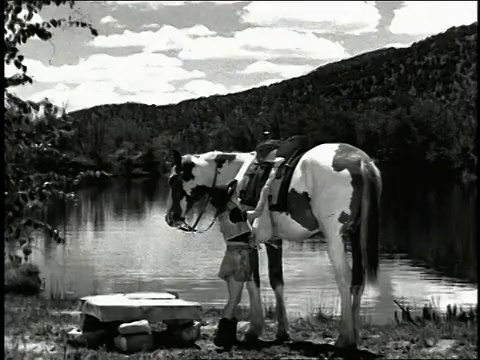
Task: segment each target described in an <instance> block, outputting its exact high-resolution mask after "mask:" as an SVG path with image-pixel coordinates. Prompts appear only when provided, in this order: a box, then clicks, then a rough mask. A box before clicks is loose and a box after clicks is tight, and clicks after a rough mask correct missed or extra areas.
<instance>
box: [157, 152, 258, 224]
mask: <svg viewBox="0 0 480 360" xmlns="http://www.w3.org/2000/svg"><path fill="white" fill-rule="evenodd" d="M246 155H247V156H246ZM246 155H245V154H241V153H237V154H234V153H221V152H217V151H213V152H210V153H205V154H200V155H184V156H181V155H180V153H179V152H178V151H176V150H174V151H173V163H174V165H173V168H172V171H171V174H170V177H169V179H168V183H169V187H170V192H169V196H168V201H167V214H166V215H165V220H166V222H167V224H168V225H169V226H172V227H177V228H180V227H182V226H183V225H185V216H186V214H187V213H188V212H189V211H190V210H191V209H192V207H193V206H194V205H195V204H196V203H197V202H198V201H199V200H201V199H202V198H203V197H204V196H205V195H210V196H211V197H212V198H213V197H216V196H218V193H219V191H217V190H220V188H221V187H222V186H223V187H225V186H226V187H227V189H228V188H229V187H230V186H231V185H230V184H233V183H235V184H236V181H234V180H235V176H236V175H237V173H238V172H239V170H240V168H241V167H242V165H243V164H244V162H245V160H252V159H253V156H254V155H252V154H246Z"/></svg>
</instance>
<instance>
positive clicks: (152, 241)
mask: <svg viewBox="0 0 480 360" xmlns="http://www.w3.org/2000/svg"><path fill="white" fill-rule="evenodd" d="M384 181H385V180H384ZM165 183H166V181H165V179H160V180H154V179H136V180H121V179H112V180H109V181H106V182H104V183H101V184H98V185H95V186H90V187H87V188H84V189H82V190H81V191H80V192H79V194H78V200H79V201H78V204H77V205H75V206H74V205H73V204H70V205H67V207H66V208H65V207H56V208H55V209H54V210H52V211H51V212H50V213H49V214H48V217H49V218H50V219H52V221H54V222H55V223H56V224H58V227H59V230H63V229H65V231H66V234H67V237H66V239H67V243H66V245H57V244H55V243H53V242H52V241H49V240H45V241H42V240H40V239H39V241H38V242H37V245H36V248H35V249H34V254H33V260H34V261H35V262H36V263H38V264H39V265H40V268H41V270H42V276H43V277H44V278H45V282H46V290H47V291H46V294H47V295H48V294H50V293H57V294H58V292H59V291H61V290H62V291H63V292H64V293H65V294H67V295H69V296H83V295H91V294H102V293H111V292H130V291H137V290H162V289H168V290H174V291H177V292H178V293H179V294H180V297H181V298H183V299H187V300H193V301H199V302H201V303H202V304H206V305H208V304H210V305H222V304H224V303H225V298H226V294H227V290H226V286H225V283H224V282H223V281H222V280H220V279H219V278H218V277H217V271H218V268H219V266H220V262H221V259H222V256H223V253H224V250H225V244H224V241H223V239H222V237H221V235H220V232H219V230H218V228H217V226H216V225H215V226H214V227H213V228H212V229H211V230H210V231H209V232H206V233H203V234H195V235H192V234H185V233H182V232H181V231H178V230H175V229H171V228H169V227H168V226H167V225H166V223H165V220H164V215H165V211H166V209H165V203H166V198H167V190H166V184H165ZM476 196H477V195H476V187H475V184H474V185H473V186H470V187H466V186H463V185H458V184H457V185H452V186H449V187H447V188H444V187H440V188H428V189H426V188H425V187H422V186H419V185H418V183H417V182H412V184H410V185H408V184H405V182H402V181H400V180H398V179H395V178H392V179H389V180H388V181H385V185H384V196H383V199H382V200H383V204H382V214H383V216H382V259H381V262H380V273H379V278H378V284H377V285H376V286H367V288H366V290H365V294H364V296H363V302H362V305H363V308H362V311H363V314H364V315H365V316H367V317H368V318H369V319H370V320H371V321H372V322H374V323H378V324H380V323H385V322H388V321H391V319H392V318H393V313H394V311H395V310H398V308H397V307H396V305H395V304H394V302H393V300H394V299H396V300H398V301H400V302H407V303H409V304H410V306H412V307H414V306H417V307H422V306H423V305H424V304H425V303H426V302H430V301H433V302H434V304H435V305H437V306H439V307H440V308H441V309H445V307H446V305H447V304H450V303H452V304H453V303H457V304H464V305H466V306H468V305H469V304H476V303H477V286H476V284H475V283H476V273H477V270H476V267H477V264H476V222H475V219H476V213H475V211H476ZM210 219H211V218H210ZM210 219H208V218H206V219H205V221H202V224H200V226H199V227H200V228H202V227H203V228H205V227H206V226H208V224H209V222H210ZM427 264H428V265H429V266H426V265H427ZM260 271H261V279H262V284H261V287H262V297H263V299H264V301H265V302H267V303H268V304H273V302H274V295H273V292H272V291H271V289H270V287H269V283H268V275H267V259H266V255H265V249H264V248H262V249H261V251H260ZM284 272H285V296H286V302H287V306H288V310H289V312H290V313H292V314H300V315H302V314H306V313H308V312H309V311H312V310H314V309H316V308H317V307H318V306H320V307H321V308H322V310H323V311H324V312H326V313H330V314H339V311H340V308H339V306H340V302H339V296H338V291H337V287H336V284H335V281H334V275H333V272H332V270H331V265H330V262H329V259H328V255H327V251H326V244H324V243H319V242H313V241H305V242H302V243H290V242H285V244H284ZM462 279H463V280H462ZM242 303H243V304H247V303H248V295H247V293H246V290H244V295H243V300H242Z"/></svg>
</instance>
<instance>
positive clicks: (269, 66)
mask: <svg viewBox="0 0 480 360" xmlns="http://www.w3.org/2000/svg"><path fill="white" fill-rule="evenodd" d="M313 69H315V68H314V67H313V66H310V65H290V64H274V63H271V62H269V61H257V62H255V63H253V64H250V65H248V66H247V67H246V68H245V69H243V70H241V71H239V73H241V74H258V73H268V74H278V75H280V76H282V77H283V78H292V77H297V76H301V75H305V74H306V73H308V72H310V71H312V70H313Z"/></svg>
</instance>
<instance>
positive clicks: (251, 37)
mask: <svg viewBox="0 0 480 360" xmlns="http://www.w3.org/2000/svg"><path fill="white" fill-rule="evenodd" d="M178 56H179V58H181V59H183V60H205V59H220V58H245V59H261V60H267V59H273V58H278V57H296V58H311V59H321V60H328V59H342V58H345V57H347V56H349V55H348V53H347V52H346V51H345V49H344V48H343V46H342V45H340V44H339V43H337V42H333V41H330V40H327V39H323V38H321V37H318V36H316V35H315V34H312V33H300V32H297V31H294V30H289V29H281V28H259V27H258V28H250V29H245V30H242V31H239V32H236V33H235V34H234V36H233V37H221V36H215V37H208V38H198V39H193V40H190V41H187V42H185V43H184V44H183V47H182V50H181V51H180V53H179V54H178Z"/></svg>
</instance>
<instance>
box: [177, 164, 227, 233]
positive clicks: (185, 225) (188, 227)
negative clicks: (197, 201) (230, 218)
mask: <svg viewBox="0 0 480 360" xmlns="http://www.w3.org/2000/svg"><path fill="white" fill-rule="evenodd" d="M217 174H218V164H217V165H216V166H215V175H214V176H213V184H212V186H211V188H212V189H213V188H215V185H216V183H217ZM211 198H212V192H211V191H209V192H208V197H207V201H206V202H205V205H204V206H203V209H202V211H201V212H200V214H199V215H198V217H197V220H196V221H195V223H194V224H193V226H192V225H189V224H188V223H187V222H186V221H185V219H184V220H183V224H182V225H181V226H180V227H179V229H180V230H183V231H185V232H192V233H193V232H195V233H197V234H203V233H204V232H207V231H208V230H210V229H211V227H212V226H213V224H214V223H215V220H217V216H218V213H216V214H215V216H214V218H213V220H212V222H211V223H210V225H208V227H207V228H206V229H205V230H202V231H200V230H197V229H196V227H197V225H198V223H199V222H200V219H201V218H202V216H203V214H204V213H205V210H206V209H207V206H208V204H209V203H210V199H211ZM191 209H192V208H190V209H189V211H190V210H191ZM187 213H188V212H187Z"/></svg>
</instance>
